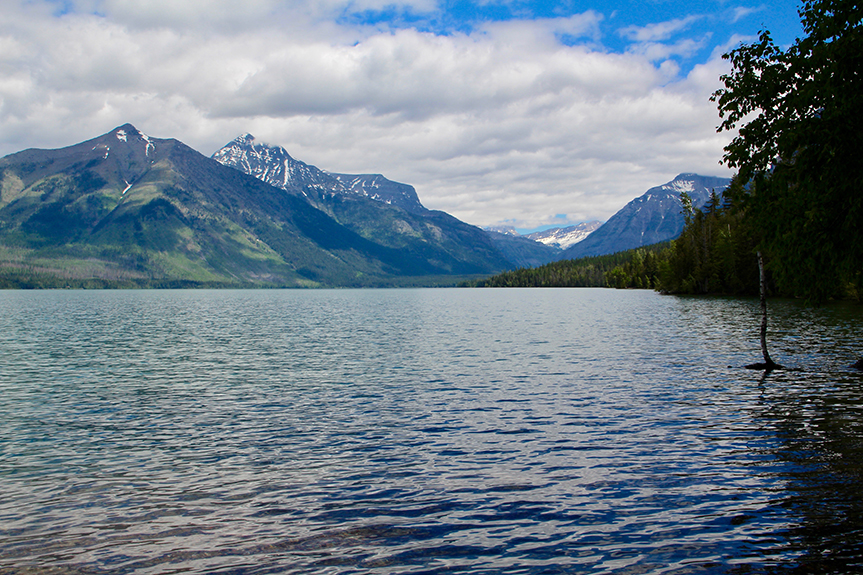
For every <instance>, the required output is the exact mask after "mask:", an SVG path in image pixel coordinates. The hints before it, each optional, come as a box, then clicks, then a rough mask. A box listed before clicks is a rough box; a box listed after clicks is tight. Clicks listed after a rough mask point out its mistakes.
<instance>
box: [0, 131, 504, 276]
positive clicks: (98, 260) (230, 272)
mask: <svg viewBox="0 0 863 575" xmlns="http://www.w3.org/2000/svg"><path fill="white" fill-rule="evenodd" d="M310 173H311V174H312V175H316V173H315V172H314V171H313V170H310ZM371 180H373V179H371ZM371 180H370V181H371ZM354 189H360V186H357V187H355V188H354ZM309 198H313V200H314V201H310V199H309ZM417 204H418V201H417ZM322 208H325V209H326V210H329V211H325V209H322ZM417 209H418V210H419V208H417ZM333 214H337V216H334V215H333ZM343 214H350V215H351V216H352V217H354V218H355V219H354V220H352V221H351V222H350V224H349V225H345V224H343V223H341V222H340V221H339V217H338V216H339V215H343ZM370 222H371V223H370ZM367 229H372V230H374V231H375V232H378V233H380V235H381V236H383V237H370V236H371V235H372V234H370V233H366V230H367ZM384 230H385V231H384ZM510 265H511V264H510V263H509V262H508V261H507V260H506V259H505V258H504V257H503V256H502V255H501V254H500V252H499V251H498V250H497V249H495V247H494V246H493V244H492V242H491V240H490V239H489V238H488V236H487V235H486V234H485V233H484V232H482V231H481V230H480V229H478V228H475V227H474V226H470V225H468V224H465V223H463V222H460V221H459V220H457V219H455V218H453V217H452V216H449V215H448V214H445V213H443V212H436V211H431V210H425V209H424V208H423V209H422V210H421V214H420V215H416V214H415V213H414V212H411V211H407V210H405V209H402V208H400V207H398V206H395V205H392V204H387V203H386V202H382V201H377V200H373V199H371V198H368V197H366V196H364V195H362V194H360V193H351V194H335V193H332V194H331V193H329V192H328V191H327V190H326V189H325V187H321V186H316V185H315V183H314V182H307V181H299V182H297V185H296V186H287V187H280V188H276V187H273V186H271V185H270V184H268V183H266V182H264V181H261V180H260V179H258V178H256V177H253V176H250V175H247V174H245V173H243V172H242V171H240V170H237V169H234V168H231V167H228V166H224V165H222V164H221V163H220V162H218V161H215V160H213V159H211V158H207V157H206V156H204V155H202V154H200V153H199V152H196V151H195V150H193V149H191V148H189V147H188V146H186V145H185V144H183V143H181V142H179V141H177V140H173V139H157V138H151V137H149V136H147V135H145V134H144V133H142V132H140V131H139V130H137V129H136V128H135V127H134V126H131V125H129V124H126V125H124V126H120V127H118V128H116V129H114V130H112V131H111V132H109V133H107V134H104V135H102V136H99V137H97V138H94V139H92V140H88V141H86V142H82V143H80V144H76V145H73V146H70V147H67V148H62V149H59V150H36V149H32V150H25V151H22V152H19V153H17V154H11V155H9V156H6V157H4V158H2V159H0V266H2V269H3V270H4V272H5V273H6V274H7V275H9V274H13V275H14V274H15V273H18V274H19V275H28V276H33V275H35V276H46V275H47V276H52V277H59V278H61V279H68V280H69V281H70V282H74V281H78V282H80V281H82V280H86V279H96V280H99V281H101V282H103V283H105V282H108V283H109V284H110V285H132V286H134V285H143V286H165V285H168V286H170V285H191V286H196V285H197V286H201V285H213V286H221V285H239V286H245V285H273V286H365V285H392V284H393V281H394V278H396V279H398V280H399V281H398V282H396V284H398V283H406V282H407V283H410V282H409V281H407V280H405V279H404V278H411V277H413V278H423V279H422V280H421V283H426V284H427V283H429V282H430V281H431V280H430V278H433V277H435V276H460V275H461V276H464V275H470V276H476V275H483V274H490V273H495V272H497V271H500V270H503V269H506V268H507V267H508V266H510ZM13 283H14V282H13Z"/></svg>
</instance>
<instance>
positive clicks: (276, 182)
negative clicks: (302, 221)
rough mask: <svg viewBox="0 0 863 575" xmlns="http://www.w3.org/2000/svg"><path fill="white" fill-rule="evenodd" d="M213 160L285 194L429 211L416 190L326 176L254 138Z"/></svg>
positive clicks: (376, 177) (378, 178)
mask: <svg viewBox="0 0 863 575" xmlns="http://www.w3.org/2000/svg"><path fill="white" fill-rule="evenodd" d="M212 158H213V159H214V160H216V161H217V162H219V163H220V164H223V165H225V166H230V167H232V168H236V169H238V170H240V171H241V172H245V173H247V174H249V175H251V176H255V177H256V178H258V179H259V180H262V181H264V182H267V183H268V184H270V185H271V186H275V187H277V188H282V189H284V190H289V189H290V190H297V191H300V192H304V193H305V194H306V195H308V194H309V193H315V194H317V195H318V196H324V195H326V194H345V195H358V196H362V197H366V198H369V199H372V200H376V201H379V202H383V203H386V204H390V205H394V206H397V207H400V208H402V209H404V210H406V211H409V212H423V211H425V208H424V207H423V205H422V204H421V203H420V200H419V197H417V193H416V190H415V189H414V188H413V186H409V185H407V184H400V183H398V182H393V181H390V180H388V179H386V178H385V177H383V176H382V175H380V174H363V175H353V174H334V173H330V172H325V171H323V170H321V169H318V168H317V167H315V166H312V165H309V164H306V163H305V162H301V161H299V160H295V159H294V158H292V157H291V155H290V154H288V151H287V150H285V149H284V148H283V147H281V146H270V145H267V144H263V143H259V142H257V141H256V140H255V137H254V136H252V135H251V134H245V135H243V136H240V137H238V138H236V139H235V140H233V141H232V142H230V143H228V144H227V145H225V146H224V147H222V148H221V149H220V150H219V151H217V152H216V153H215V154H213V156H212Z"/></svg>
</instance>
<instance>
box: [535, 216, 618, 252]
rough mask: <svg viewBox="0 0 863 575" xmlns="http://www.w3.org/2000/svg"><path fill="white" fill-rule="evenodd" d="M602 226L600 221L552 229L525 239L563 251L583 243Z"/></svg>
mask: <svg viewBox="0 0 863 575" xmlns="http://www.w3.org/2000/svg"><path fill="white" fill-rule="evenodd" d="M601 225H602V222H600V221H592V222H582V223H580V224H578V225H576V226H567V227H565V228H552V229H550V230H544V231H541V232H534V233H532V234H528V235H527V237H528V238H530V239H532V240H534V241H536V242H540V243H542V244H545V245H547V246H552V247H555V248H558V249H561V250H565V249H566V248H568V247H570V246H574V245H575V244H577V243H578V242H581V241H583V240H584V239H585V238H587V236H589V235H590V234H592V233H593V232H594V231H595V230H597V229H598V228H599V226H601Z"/></svg>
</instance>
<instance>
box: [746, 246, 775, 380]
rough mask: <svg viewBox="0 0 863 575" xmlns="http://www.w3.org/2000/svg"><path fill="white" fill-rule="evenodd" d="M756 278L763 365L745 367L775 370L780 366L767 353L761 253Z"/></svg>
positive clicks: (765, 300)
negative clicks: (759, 300)
mask: <svg viewBox="0 0 863 575" xmlns="http://www.w3.org/2000/svg"><path fill="white" fill-rule="evenodd" d="M758 278H759V286H758V288H759V293H760V295H761V355H763V356H764V363H753V364H751V365H747V366H746V367H747V368H748V369H765V370H768V371H769V370H771V369H777V368H781V367H782V366H781V365H779V364H778V363H776V362H774V361H773V360H772V359H771V358H770V354H769V353H768V352H767V277H766V275H765V274H764V258H763V257H762V256H761V252H760V251H759V252H758Z"/></svg>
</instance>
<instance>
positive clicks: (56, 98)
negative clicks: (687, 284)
mask: <svg viewBox="0 0 863 575" xmlns="http://www.w3.org/2000/svg"><path fill="white" fill-rule="evenodd" d="M798 7H799V4H798V2H797V1H792V0H770V1H769V2H768V1H765V0H611V1H608V2H599V1H597V0H558V1H552V0H549V1H533V0H478V1H473V2H470V1H463V0H289V1H280V0H245V1H244V2H236V1H211V0H182V1H178V0H0V156H5V155H6V154H10V153H14V152H17V151H20V150H23V149H27V148H60V147H64V146H69V145H72V144H75V143H78V142H81V141H84V140H87V139H90V138H94V137H96V136H99V135H101V134H103V133H105V132H108V131H110V130H112V129H113V128H115V127H117V126H120V125H122V124H125V123H127V122H128V123H131V124H133V125H135V127H137V128H138V129H139V130H140V131H142V132H144V133H145V134H148V135H150V136H152V137H156V138H176V139H178V140H180V141H182V142H184V143H186V144H188V145H189V146H191V147H193V148H195V149H196V150H198V151H199V152H201V153H203V154H205V155H207V156H209V155H211V154H212V153H213V152H215V151H216V150H218V149H219V148H221V147H222V146H223V145H225V144H227V143H228V142H230V141H231V140H233V139H234V138H236V137H237V136H239V135H242V134H245V133H251V134H253V135H254V136H255V137H256V139H257V140H258V141H260V142H266V143H269V144H272V145H280V146H283V147H285V148H286V149H287V150H288V152H289V153H290V154H291V156H293V157H294V158H295V159H298V160H301V161H304V162H306V163H309V164H312V165H315V166H317V167H319V168H321V169H324V170H328V171H331V172H340V173H356V174H364V173H380V174H383V175H384V176H386V177H387V178H389V179H391V180H395V181H399V182H404V183H408V184H411V185H413V186H414V187H415V188H416V190H417V193H418V195H419V197H420V200H421V201H422V202H423V204H424V205H425V206H426V207H427V208H430V209H437V210H444V211H446V212H448V213H450V214H452V215H454V216H455V217H457V218H459V219H461V220H463V221H466V222H468V223H471V224H474V225H479V226H495V225H507V226H512V227H515V228H517V229H519V230H521V231H527V230H533V229H540V228H546V227H550V226H564V225H570V224H576V223H579V222H582V221H590V220H596V219H598V220H603V221H604V220H606V219H608V218H609V217H610V216H611V215H613V214H614V213H615V212H616V211H617V210H619V209H620V208H622V207H623V206H624V205H625V204H626V203H627V202H629V201H630V200H632V199H633V198H635V197H637V196H639V195H641V194H643V193H644V192H645V191H646V190H647V189H648V188H650V187H653V186H656V185H660V184H663V183H665V182H668V181H670V180H671V179H672V178H674V176H676V175H677V174H679V173H683V172H695V173H699V174H702V175H715V176H730V175H731V172H730V171H729V170H728V168H727V167H725V166H723V165H721V163H720V160H721V158H722V154H723V147H724V146H725V145H726V144H727V143H728V142H729V141H730V140H731V138H732V136H733V135H732V134H729V133H722V134H718V133H717V132H716V127H717V125H718V124H719V116H718V114H717V111H716V104H715V103H713V102H710V100H709V98H710V95H711V94H712V93H713V92H714V91H715V90H717V89H718V88H720V87H721V83H720V76H721V75H722V74H724V73H727V72H728V71H729V68H728V64H727V62H726V61H725V60H723V59H722V57H721V56H722V54H723V53H725V52H727V51H728V50H730V49H732V48H733V47H735V46H737V45H739V44H740V43H741V42H749V41H752V40H754V39H755V38H756V37H757V34H758V32H759V31H760V30H762V29H768V30H770V31H771V33H772V35H773V38H774V39H775V40H776V42H777V43H778V44H779V45H780V46H788V45H790V44H791V43H793V41H794V39H795V38H796V37H798V36H800V35H801V33H802V31H801V27H800V23H799V16H798V14H797V9H798Z"/></svg>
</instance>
